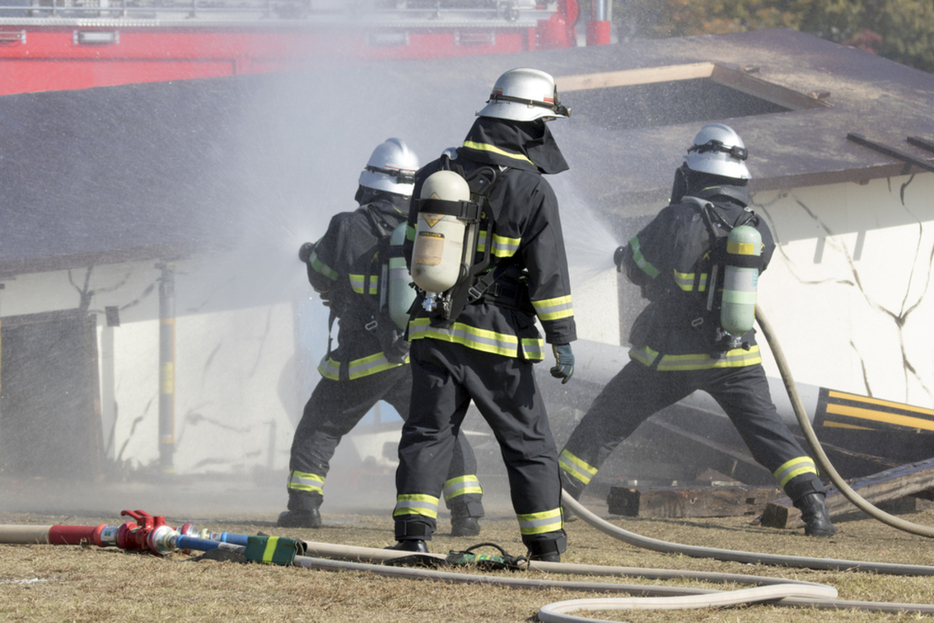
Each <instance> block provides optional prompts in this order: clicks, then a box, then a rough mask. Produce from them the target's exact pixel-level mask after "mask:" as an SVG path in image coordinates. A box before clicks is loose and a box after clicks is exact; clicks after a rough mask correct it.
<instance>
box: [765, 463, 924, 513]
mask: <svg viewBox="0 0 934 623" xmlns="http://www.w3.org/2000/svg"><path fill="white" fill-rule="evenodd" d="M847 484H848V485H849V486H850V488H851V489H853V490H854V491H856V493H858V494H859V495H860V497H862V498H864V499H865V500H866V501H867V502H870V503H871V504H873V505H878V504H881V503H884V502H892V501H894V500H897V499H899V498H903V497H905V496H914V497H920V498H924V499H931V491H930V489H931V488H932V487H934V459H928V460H927V461H921V462H919V463H909V464H907V465H902V466H900V467H896V468H894V469H890V470H886V471H884V472H880V473H878V474H873V475H871V476H866V477H865V478H858V479H855V480H852V481H848V482H847ZM826 504H827V510H828V511H830V516H831V517H834V516H837V515H842V514H844V513H850V512H853V511H857V510H859V509H857V508H856V506H854V505H853V504H852V503H851V502H850V501H849V500H847V499H846V498H845V497H844V496H843V494H842V493H840V492H839V491H838V490H837V488H836V487H827V499H826ZM911 504H912V507H913V504H914V501H913V499H912V501H911ZM904 508H905V507H902V509H904ZM762 525H763V526H767V527H770V528H800V527H801V526H803V525H804V523H803V522H802V521H801V511H799V510H798V509H797V508H795V507H794V506H793V505H792V503H791V500H790V499H789V498H787V497H785V498H781V499H779V500H774V501H772V502H769V503H768V504H766V507H765V512H764V514H763V516H762Z"/></svg>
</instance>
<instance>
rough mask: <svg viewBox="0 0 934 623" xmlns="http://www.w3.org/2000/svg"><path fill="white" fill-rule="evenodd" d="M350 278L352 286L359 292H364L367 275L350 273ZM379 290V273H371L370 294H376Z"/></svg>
mask: <svg viewBox="0 0 934 623" xmlns="http://www.w3.org/2000/svg"><path fill="white" fill-rule="evenodd" d="M349 278H350V287H351V288H352V289H353V291H354V292H356V293H357V294H363V293H364V292H363V286H364V283H363V282H364V280H365V279H366V275H353V274H351V275H349ZM378 292H379V275H370V291H369V294H376V293H378Z"/></svg>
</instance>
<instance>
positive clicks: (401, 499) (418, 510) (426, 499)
mask: <svg viewBox="0 0 934 623" xmlns="http://www.w3.org/2000/svg"><path fill="white" fill-rule="evenodd" d="M400 515H422V516H424V517H431V518H432V519H437V518H438V498H436V497H435V496H433V495H422V494H420V493H409V494H405V495H397V496H396V507H395V508H394V509H393V511H392V516H393V517H398V516H400Z"/></svg>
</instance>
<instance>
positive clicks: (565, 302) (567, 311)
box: [532, 294, 574, 320]
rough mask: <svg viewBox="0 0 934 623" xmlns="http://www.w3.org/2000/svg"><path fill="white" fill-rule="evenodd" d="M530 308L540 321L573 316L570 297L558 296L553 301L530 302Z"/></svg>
mask: <svg viewBox="0 0 934 623" xmlns="http://www.w3.org/2000/svg"><path fill="white" fill-rule="evenodd" d="M532 307H534V308H535V313H536V314H538V317H539V319H541V320H558V319H560V318H570V317H571V316H573V315H574V306H573V304H572V303H571V295H570V294H569V295H567V296H559V297H557V298H553V299H546V300H543V301H532Z"/></svg>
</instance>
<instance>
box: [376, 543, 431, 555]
mask: <svg viewBox="0 0 934 623" xmlns="http://www.w3.org/2000/svg"><path fill="white" fill-rule="evenodd" d="M384 549H394V550H396V551H398V552H412V553H414V554H427V553H428V543H425V541H421V540H418V539H406V540H405V541H398V542H397V543H396V544H395V545H391V546H389V547H386V548H384Z"/></svg>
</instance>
